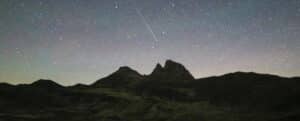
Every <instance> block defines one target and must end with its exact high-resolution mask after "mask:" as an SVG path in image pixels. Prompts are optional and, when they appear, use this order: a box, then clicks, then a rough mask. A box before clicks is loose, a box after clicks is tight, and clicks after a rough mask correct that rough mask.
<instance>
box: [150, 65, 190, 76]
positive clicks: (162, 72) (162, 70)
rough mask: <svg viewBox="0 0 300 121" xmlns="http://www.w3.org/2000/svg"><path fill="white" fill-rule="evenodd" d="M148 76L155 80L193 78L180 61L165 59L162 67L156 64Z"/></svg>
mask: <svg viewBox="0 0 300 121" xmlns="http://www.w3.org/2000/svg"><path fill="white" fill-rule="evenodd" d="M150 78H152V79H155V80H193V79H194V77H193V76H192V75H191V74H190V72H189V71H188V70H187V69H186V68H185V67H184V66H183V65H182V64H180V63H177V62H175V61H172V60H167V61H166V62H165V65H164V67H162V66H161V65H160V64H157V65H156V67H155V69H154V70H153V72H152V73H151V74H150Z"/></svg>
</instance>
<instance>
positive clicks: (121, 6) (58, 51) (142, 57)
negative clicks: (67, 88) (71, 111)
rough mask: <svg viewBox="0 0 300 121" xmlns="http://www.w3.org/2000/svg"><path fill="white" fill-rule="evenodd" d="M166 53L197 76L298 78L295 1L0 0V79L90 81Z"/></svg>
mask: <svg viewBox="0 0 300 121" xmlns="http://www.w3.org/2000/svg"><path fill="white" fill-rule="evenodd" d="M166 59H172V60H174V61H177V62H180V63H182V64H184V65H185V66H186V67H187V69H188V70H190V71H191V73H192V74H193V75H194V76H195V77H197V78H200V77H207V76H213V75H222V74H225V73H229V72H235V71H255V72H259V73H270V74H276V75H281V76H287V77H292V76H300V1H299V0H1V1H0V82H9V83H12V84H19V83H31V82H33V81H35V80H37V79H40V78H43V79H52V80H55V81H56V82H58V83H60V84H64V85H72V84H75V83H85V84H90V83H92V82H94V81H95V80H97V79H99V78H102V77H104V76H107V75H108V74H110V73H112V72H114V71H116V70H117V69H118V68H119V67H120V66H130V67H131V68H133V69H135V70H137V71H139V72H140V73H142V74H149V73H150V72H151V71H152V70H153V68H154V66H155V65H156V63H158V62H159V63H162V64H163V63H164V61H165V60H166Z"/></svg>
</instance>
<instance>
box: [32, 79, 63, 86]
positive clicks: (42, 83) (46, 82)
mask: <svg viewBox="0 0 300 121" xmlns="http://www.w3.org/2000/svg"><path fill="white" fill-rule="evenodd" d="M31 85H32V86H36V87H48V88H49V87H54V88H61V87H63V86H61V85H59V84H57V83H56V82H54V81H52V80H48V79H39V80H37V81H35V82H33V83H32V84H31Z"/></svg>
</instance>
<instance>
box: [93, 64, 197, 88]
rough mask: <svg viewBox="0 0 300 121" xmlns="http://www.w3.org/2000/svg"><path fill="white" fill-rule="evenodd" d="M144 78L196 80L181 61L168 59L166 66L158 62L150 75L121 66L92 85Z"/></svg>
mask: <svg viewBox="0 0 300 121" xmlns="http://www.w3.org/2000/svg"><path fill="white" fill-rule="evenodd" d="M142 80H149V81H174V80H176V81H177V80H178V81H179V80H180V81H181V80H182V81H188V80H194V77H193V76H192V74H191V73H190V72H189V71H188V70H187V69H186V68H185V67H184V66H183V65H182V64H180V63H177V62H174V61H172V60H167V61H166V62H165V65H164V66H161V64H157V65H156V67H155V68H154V70H153V71H152V73H151V74H149V75H142V74H140V73H138V72H137V71H135V70H133V69H131V68H130V67H127V66H124V67H120V68H119V69H118V70H117V71H116V72H114V73H112V74H111V75H109V76H107V77H105V78H103V79H100V80H98V81H96V82H95V83H94V84H92V86H122V85H123V86H125V85H126V84H128V83H134V82H138V81H142Z"/></svg>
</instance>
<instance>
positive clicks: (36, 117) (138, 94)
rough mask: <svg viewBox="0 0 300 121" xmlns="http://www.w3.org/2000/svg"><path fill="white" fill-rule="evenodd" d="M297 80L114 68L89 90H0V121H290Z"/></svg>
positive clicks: (49, 85) (42, 85)
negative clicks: (194, 75)
mask: <svg viewBox="0 0 300 121" xmlns="http://www.w3.org/2000/svg"><path fill="white" fill-rule="evenodd" d="M299 102H300V78H284V77H279V76H274V75H268V74H257V73H252V72H250V73H246V72H236V73H230V74H225V75H222V76H216V77H208V78H202V79H195V78H194V77H193V76H192V75H191V73H190V72H189V71H188V70H187V69H186V68H185V67H184V66H183V65H181V64H179V63H176V62H174V61H172V60H167V61H166V63H165V65H164V66H161V65H160V64H157V65H156V67H155V69H154V70H153V72H152V73H151V74H149V75H141V74H139V73H138V72H137V71H135V70H133V69H131V68H129V67H120V68H119V69H118V70H117V71H116V72H114V73H112V74H111V75H109V76H107V77H105V78H102V79H100V80H97V81H96V82H95V83H93V84H91V85H84V84H77V85H74V86H70V87H64V86H61V85H59V84H57V83H55V82H53V81H51V80H38V81H36V82H34V83H32V84H23V85H10V84H7V83H1V84H0V109H1V110H0V121H41V120H43V121H53V120H55V121H65V120H69V121H96V120H101V121H132V120H138V121H157V120H159V121H167V120H168V121H180V120H186V121H198V120H200V121H215V120H222V121H232V120H237V121H296V120H300V119H299V118H300V111H299V109H300V103H299Z"/></svg>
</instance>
